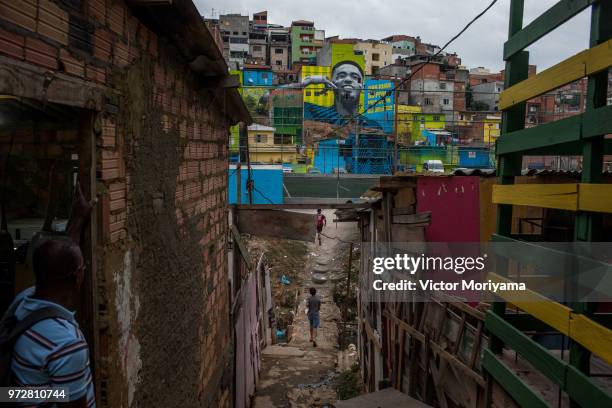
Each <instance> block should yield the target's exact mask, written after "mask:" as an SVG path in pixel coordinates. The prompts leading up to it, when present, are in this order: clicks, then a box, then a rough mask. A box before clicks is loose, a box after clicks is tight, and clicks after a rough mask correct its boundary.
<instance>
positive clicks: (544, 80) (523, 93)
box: [499, 40, 612, 110]
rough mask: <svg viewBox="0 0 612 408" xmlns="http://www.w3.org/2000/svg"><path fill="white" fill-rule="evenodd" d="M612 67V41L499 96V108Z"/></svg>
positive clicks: (533, 77)
mask: <svg viewBox="0 0 612 408" xmlns="http://www.w3.org/2000/svg"><path fill="white" fill-rule="evenodd" d="M610 66H612V40H608V41H606V42H604V43H601V44H599V45H597V46H595V47H592V48H590V49H587V50H584V51H582V52H580V53H578V54H576V55H574V56H573V57H570V58H568V59H566V60H565V61H562V62H560V63H558V64H557V65H554V66H552V67H550V68H548V69H546V70H544V71H542V72H540V73H539V74H537V75H534V76H532V77H531V78H528V79H526V80H524V81H521V82H519V83H518V84H516V85H514V86H511V87H510V88H508V89H506V90H504V91H503V92H502V93H501V94H500V95H499V108H500V109H502V110H504V109H508V108H510V107H512V106H514V105H516V104H518V103H521V102H524V101H527V100H529V99H531V98H534V97H536V96H539V95H542V94H544V93H546V92H548V91H552V90H553V89H557V88H559V87H560V86H563V85H566V84H569V83H570V82H573V81H575V80H577V79H580V78H582V77H585V76H587V75H591V74H594V73H596V72H599V71H602V70H604V69H606V68H608V67H610Z"/></svg>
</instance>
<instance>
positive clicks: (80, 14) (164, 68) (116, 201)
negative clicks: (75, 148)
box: [0, 0, 247, 408]
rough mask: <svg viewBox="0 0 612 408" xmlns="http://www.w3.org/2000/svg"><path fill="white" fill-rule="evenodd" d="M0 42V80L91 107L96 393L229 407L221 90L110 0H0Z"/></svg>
mask: <svg viewBox="0 0 612 408" xmlns="http://www.w3.org/2000/svg"><path fill="white" fill-rule="evenodd" d="M245 31H247V30H245ZM0 54H1V57H0V77H2V78H4V79H6V80H0V93H3V94H14V95H17V96H29V97H33V96H36V97H39V98H40V99H42V98H47V97H48V98H54V99H55V101H56V102H58V101H62V103H67V104H71V105H73V106H79V107H81V108H90V109H92V114H93V116H92V118H93V123H92V129H93V134H94V136H95V145H96V146H95V147H94V151H95V157H94V163H96V164H95V174H96V178H95V182H96V186H95V190H96V191H97V192H98V193H99V194H100V201H99V204H98V210H97V214H96V219H97V224H96V225H95V228H96V230H97V238H96V239H97V240H96V241H95V242H94V262H95V265H94V268H93V269H95V271H96V282H95V291H94V296H95V298H94V299H92V300H91V302H92V306H93V307H94V317H95V318H96V319H97V328H98V332H97V333H95V339H96V342H95V344H92V356H93V357H94V358H93V360H92V362H93V364H94V368H95V378H96V387H97V392H98V397H99V399H98V406H99V407H113V408H115V407H129V406H140V407H145V406H148V407H151V406H160V407H161V406H167V407H170V406H181V407H228V406H230V405H231V399H232V398H231V390H230V389H231V383H232V341H231V338H230V326H231V325H230V324H229V313H230V310H229V304H228V293H227V292H228V284H227V259H226V248H225V237H226V232H227V222H226V217H225V210H226V205H227V143H228V137H227V136H228V128H229V123H228V119H227V118H226V116H225V115H224V113H223V112H222V111H221V108H222V106H223V101H222V100H218V101H216V102H214V101H215V98H213V96H212V95H211V94H209V93H206V92H205V91H200V92H198V91H196V89H198V86H197V84H196V78H195V76H194V74H193V73H192V71H190V70H189V68H188V65H187V61H186V60H185V59H184V58H183V56H182V55H181V54H180V53H179V52H178V51H177V49H176V48H175V47H174V45H173V43H171V42H170V41H169V40H168V39H167V38H163V37H160V36H158V35H157V34H156V33H154V32H152V31H151V30H150V29H148V28H147V27H145V26H144V25H143V24H141V22H140V21H139V20H138V19H137V18H135V17H134V15H133V14H132V10H131V9H130V8H129V7H128V6H127V5H126V4H125V3H124V2H123V1H118V0H112V1H104V0H87V1H85V0H84V1H81V2H66V1H56V2H54V1H49V0H41V1H34V0H27V1H26V0H24V1H20V2H15V1H13V0H0ZM15 67H19V68H15ZM6 71H8V72H9V73H10V74H7V72H6ZM45 72H46V73H47V74H44V73H45ZM29 73H32V75H31V77H28V76H27V75H29ZM43 75H48V78H49V79H48V82H47V85H44V84H43V85H42V86H41V87H40V88H39V87H38V85H37V84H38V82H37V81H38V80H39V79H40V80H41V83H42V78H44V76H43ZM9 78H10V79H9ZM26 78H33V79H32V80H30V81H28V80H26ZM56 84H64V85H66V84H68V85H70V84H74V88H66V87H65V86H62V87H58V86H56Z"/></svg>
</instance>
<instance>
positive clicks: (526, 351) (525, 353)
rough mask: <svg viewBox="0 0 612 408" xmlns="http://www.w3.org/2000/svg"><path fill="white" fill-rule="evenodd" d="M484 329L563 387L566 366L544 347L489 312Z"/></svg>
mask: <svg viewBox="0 0 612 408" xmlns="http://www.w3.org/2000/svg"><path fill="white" fill-rule="evenodd" d="M485 328H486V329H487V330H488V331H489V332H491V333H492V334H494V335H495V336H497V337H499V338H501V339H503V340H504V343H505V344H506V345H507V346H508V347H509V348H511V349H513V350H515V351H516V352H517V353H519V354H520V355H521V356H522V357H523V358H524V359H525V360H527V361H529V363H531V365H532V366H533V367H535V368H536V369H538V370H539V371H540V372H541V373H542V374H544V375H545V376H546V377H548V378H549V379H550V380H551V381H553V382H554V383H555V384H557V385H560V386H562V387H563V385H564V383H565V366H566V364H565V363H564V362H563V361H561V360H559V359H558V358H557V357H555V356H553V355H552V354H550V353H549V352H548V350H546V349H545V348H544V347H542V346H541V345H539V344H538V343H536V342H535V341H533V340H531V339H530V338H529V337H527V336H526V335H525V334H523V333H521V332H520V331H519V330H517V329H516V328H514V327H513V326H512V325H511V324H509V323H508V322H506V321H505V320H504V319H502V318H501V317H499V316H497V315H496V314H495V313H492V312H490V311H489V312H487V314H486V317H485Z"/></svg>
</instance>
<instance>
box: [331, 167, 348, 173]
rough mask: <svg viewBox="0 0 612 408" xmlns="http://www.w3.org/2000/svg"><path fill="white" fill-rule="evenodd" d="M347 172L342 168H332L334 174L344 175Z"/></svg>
mask: <svg viewBox="0 0 612 408" xmlns="http://www.w3.org/2000/svg"><path fill="white" fill-rule="evenodd" d="M346 173H347V171H346V169H345V168H344V167H334V174H346Z"/></svg>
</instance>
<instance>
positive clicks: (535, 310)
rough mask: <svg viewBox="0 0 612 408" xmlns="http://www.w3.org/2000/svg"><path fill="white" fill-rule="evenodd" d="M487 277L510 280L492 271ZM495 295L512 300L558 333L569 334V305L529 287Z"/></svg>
mask: <svg viewBox="0 0 612 408" xmlns="http://www.w3.org/2000/svg"><path fill="white" fill-rule="evenodd" d="M488 279H491V281H493V282H496V283H501V282H506V283H510V282H512V281H511V280H510V279H507V278H504V277H503V276H500V275H498V274H496V273H493V272H491V273H489V274H488ZM496 295H497V296H499V297H501V298H502V299H504V300H507V301H509V302H512V304H513V305H515V306H517V307H518V308H519V309H521V310H523V311H525V312H527V313H529V314H530V315H532V316H534V317H535V318H537V319H539V320H541V321H543V322H544V323H546V324H548V325H549V326H550V327H553V328H555V329H556V330H558V331H559V332H560V333H563V334H569V328H570V316H571V313H572V309H570V308H569V307H567V306H564V305H562V304H560V303H557V302H555V301H552V300H550V299H548V298H547V297H545V296H542V295H540V294H539V293H537V292H534V291H532V290H529V289H527V290H524V291H522V290H521V291H519V290H516V291H498V292H497V293H496Z"/></svg>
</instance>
